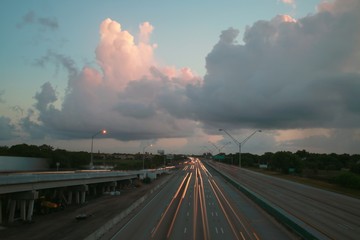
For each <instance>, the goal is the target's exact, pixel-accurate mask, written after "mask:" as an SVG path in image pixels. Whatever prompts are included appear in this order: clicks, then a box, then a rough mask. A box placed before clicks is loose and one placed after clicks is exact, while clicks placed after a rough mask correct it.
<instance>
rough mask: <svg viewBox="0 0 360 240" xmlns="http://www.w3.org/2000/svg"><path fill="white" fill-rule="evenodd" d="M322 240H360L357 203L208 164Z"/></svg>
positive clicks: (215, 164) (291, 184)
mask: <svg viewBox="0 0 360 240" xmlns="http://www.w3.org/2000/svg"><path fill="white" fill-rule="evenodd" d="M209 163H210V164H211V165H212V166H214V167H215V168H217V169H219V170H221V171H222V172H224V173H226V174H228V175H229V176H231V177H232V178H233V179H235V180H236V181H237V182H239V183H241V184H242V185H243V186H245V187H247V188H248V189H250V190H251V191H253V192H256V193H257V194H259V195H261V196H263V197H264V198H265V199H266V200H267V201H269V202H271V203H272V204H274V205H276V206H278V207H280V208H282V209H284V210H285V211H286V212H287V213H289V214H291V215H292V216H294V217H296V218H297V219H300V220H301V221H302V222H304V223H305V224H306V225H307V226H308V227H309V228H312V229H315V230H316V231H318V232H319V233H321V234H322V235H323V236H324V238H325V239H326V238H327V239H354V240H355V239H360V200H359V199H356V198H352V197H348V196H345V195H341V194H337V193H333V192H330V191H325V190H322V189H318V188H314V187H310V186H307V185H303V184H299V183H295V182H291V181H287V180H283V179H279V178H275V177H271V176H267V175H264V174H260V173H256V172H253V171H249V170H245V169H243V168H242V169H240V168H238V167H234V166H230V165H226V164H221V163H218V162H213V161H211V162H209Z"/></svg>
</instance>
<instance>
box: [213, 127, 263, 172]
mask: <svg viewBox="0 0 360 240" xmlns="http://www.w3.org/2000/svg"><path fill="white" fill-rule="evenodd" d="M219 131H223V132H224V133H226V134H227V135H228V136H229V137H230V138H231V139H232V140H233V141H234V143H235V144H237V145H238V146H239V167H240V168H241V147H242V145H244V144H245V142H246V141H247V140H249V139H250V138H251V137H252V136H253V135H254V134H255V133H257V132H261V130H259V129H258V130H255V131H254V132H253V133H252V134H250V135H249V136H248V137H247V138H245V139H244V140H243V141H242V142H239V141H238V140H236V139H235V138H234V137H233V136H231V134H230V133H228V132H227V131H226V130H225V129H221V128H220V129H219Z"/></svg>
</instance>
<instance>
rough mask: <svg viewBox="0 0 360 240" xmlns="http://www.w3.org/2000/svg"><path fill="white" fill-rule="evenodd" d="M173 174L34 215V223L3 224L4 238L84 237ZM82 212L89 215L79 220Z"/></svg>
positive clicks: (1, 233)
mask: <svg viewBox="0 0 360 240" xmlns="http://www.w3.org/2000/svg"><path fill="white" fill-rule="evenodd" d="M167 177H169V176H162V177H161V178H158V179H157V180H155V181H153V182H152V183H151V184H143V185H142V186H141V187H138V188H133V189H129V190H122V191H121V195H120V196H109V195H106V196H102V197H99V198H96V199H93V200H90V201H89V202H88V203H86V204H84V205H82V206H70V207H68V208H66V209H65V210H62V211H59V212H55V213H51V214H48V215H42V216H34V217H33V220H34V221H33V223H21V222H16V223H14V224H12V225H9V226H5V227H3V226H2V227H1V229H0V239H4V240H5V239H6V240H12V239H13V240H22V239H26V240H31V239H36V240H41V239H44V240H45V239H46V240H48V239H51V240H58V239H59V240H60V239H76V240H78V239H84V238H86V237H87V236H89V235H90V234H92V233H93V232H94V231H96V230H97V229H98V228H99V227H101V226H102V225H104V223H106V222H107V221H109V220H111V219H112V218H114V217H115V216H116V215H118V214H120V213H121V212H122V211H124V210H125V209H126V208H128V207H129V206H130V205H131V204H132V203H134V202H135V201H136V200H137V199H139V198H141V197H142V196H144V195H145V194H147V193H149V192H150V191H151V189H153V188H154V187H155V186H156V185H157V184H159V183H160V181H163V180H164V179H165V178H167ZM79 214H87V215H88V216H89V217H87V218H86V219H83V220H77V219H76V216H77V215H79Z"/></svg>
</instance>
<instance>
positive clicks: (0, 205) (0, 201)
mask: <svg viewBox="0 0 360 240" xmlns="http://www.w3.org/2000/svg"><path fill="white" fill-rule="evenodd" d="M2 219H3V215H2V199H1V198H0V225H1V224H2V223H3V221H2Z"/></svg>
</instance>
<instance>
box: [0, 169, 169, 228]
mask: <svg viewBox="0 0 360 240" xmlns="http://www.w3.org/2000/svg"><path fill="white" fill-rule="evenodd" d="M169 170H170V169H165V168H162V169H151V170H139V171H101V170H100V171H99V170H82V171H56V172H23V173H3V174H0V224H2V223H3V222H5V221H6V222H9V223H11V222H13V221H14V219H15V217H16V213H17V212H20V218H21V219H22V220H24V221H31V220H32V216H33V210H34V203H35V200H37V199H38V198H39V192H41V191H51V194H52V195H53V196H56V198H57V199H61V200H62V201H64V202H65V203H66V204H72V203H73V196H74V198H75V203H76V204H83V203H85V200H86V195H87V194H88V195H89V194H93V195H96V194H97V192H98V191H100V193H104V192H111V191H115V189H116V186H117V185H118V182H121V181H125V180H128V181H130V182H131V181H132V180H133V179H143V178H144V177H146V176H149V177H150V178H156V176H157V175H158V174H162V173H164V172H168V171H169ZM3 210H5V211H3ZM5 218H7V219H5Z"/></svg>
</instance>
